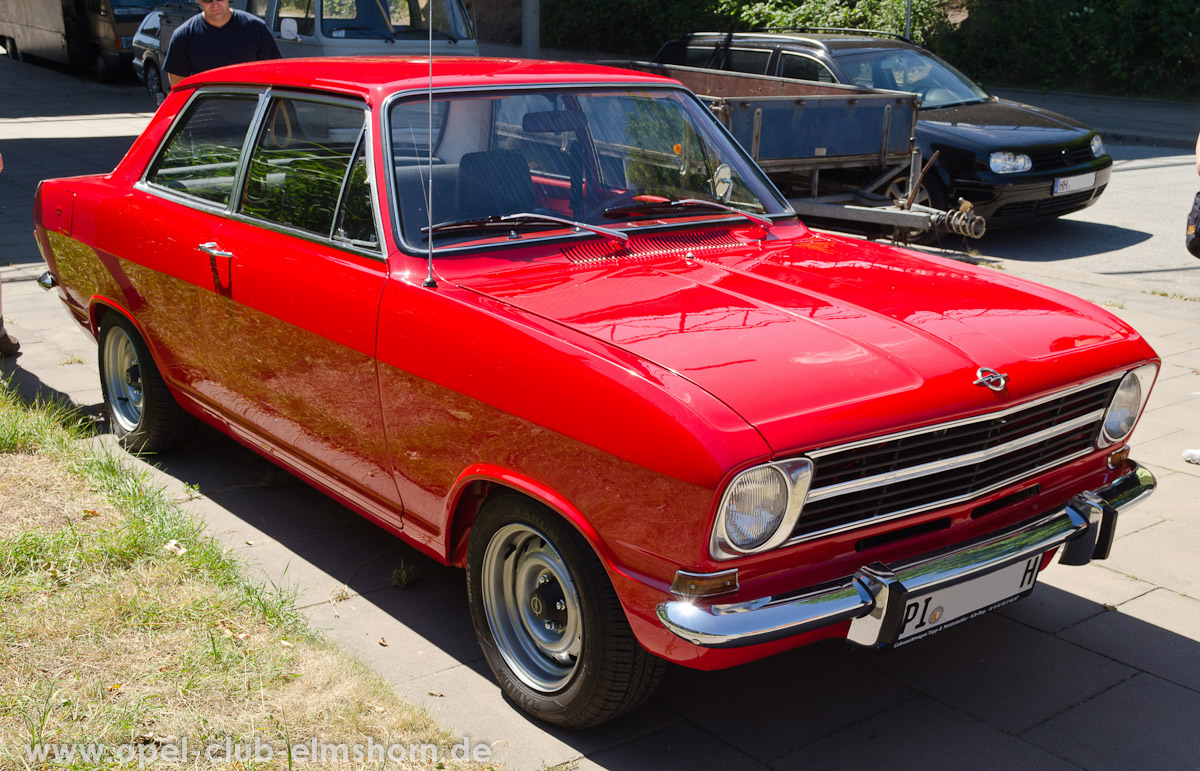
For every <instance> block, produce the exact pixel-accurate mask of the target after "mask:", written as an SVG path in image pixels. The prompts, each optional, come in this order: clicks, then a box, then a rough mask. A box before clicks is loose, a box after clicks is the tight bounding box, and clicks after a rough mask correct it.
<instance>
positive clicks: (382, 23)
mask: <svg viewBox="0 0 1200 771" xmlns="http://www.w3.org/2000/svg"><path fill="white" fill-rule="evenodd" d="M431 10H432V13H433V32H434V35H435V36H436V37H437V38H440V39H443V40H445V39H453V40H463V39H469V38H471V37H473V35H474V33H473V32H472V30H471V29H470V26H469V22H468V21H467V16H466V14H465V13H463V11H462V5H461V2H460V0H325V4H324V7H323V9H322V14H321V31H322V32H323V33H324V34H325V35H326V36H328V37H339V38H375V39H385V40H391V39H394V38H410V37H414V38H415V37H425V36H426V35H428V34H429V15H430V11H431Z"/></svg>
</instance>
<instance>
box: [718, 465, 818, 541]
mask: <svg viewBox="0 0 1200 771" xmlns="http://www.w3.org/2000/svg"><path fill="white" fill-rule="evenodd" d="M811 479H812V462H811V461H809V460H808V459H806V458H798V459H795V460H788V461H780V462H778V463H768V464H765V465H762V466H755V467H754V468H751V469H747V470H746V471H743V472H742V473H741V474H738V475H737V476H736V477H734V479H733V481H732V482H730V483H729V487H727V488H726V489H725V495H724V496H722V498H721V506H720V509H719V510H718V512H717V520H716V527H715V528H714V530H713V539H712V548H711V549H710V551H711V553H712V555H713V556H714V557H717V558H729V557H734V556H737V555H739V554H753V553H756V552H761V551H767V550H768V549H773V548H775V547H776V546H778V545H779V544H780V543H782V542H783V541H784V540H786V539H787V537H788V535H789V534H790V533H791V531H792V527H793V526H794V525H795V523H796V519H797V517H799V516H800V510H801V509H802V508H803V507H804V497H805V496H806V495H807V494H808V486H809V482H810V481H811Z"/></svg>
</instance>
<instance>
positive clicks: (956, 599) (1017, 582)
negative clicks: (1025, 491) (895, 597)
mask: <svg viewBox="0 0 1200 771" xmlns="http://www.w3.org/2000/svg"><path fill="white" fill-rule="evenodd" d="M1041 562H1042V555H1041V554H1038V555H1037V556H1034V557H1030V558H1029V559H1027V560H1024V561H1023V562H1018V563H1017V564H1015V565H1009V566H1008V567H1006V568H1001V569H1000V570H996V571H994V572H992V573H988V574H987V575H983V576H980V577H979V578H974V579H971V580H970V581H964V582H963V583H961V584H955V585H954V586H949V587H946V588H945V589H936V590H934V591H932V592H929V593H928V594H920V595H917V596H915V597H910V598H908V601H907V602H906V603H905V604H904V615H903V616H902V617H901V623H900V633H899V635H897V637H896V642H895V645H896V646H900V645H904V644H905V643H910V642H913V641H914V640H919V639H921V638H922V637H926V636H928V635H931V634H933V633H934V632H936V631H938V630H940V629H945V628H946V627H948V626H953V625H954V624H959V623H962V622H963V621H966V620H967V619H969V618H974V617H975V616H979V615H982V614H984V613H987V612H988V611H989V610H995V609H996V608H999V607H1001V606H1002V605H1007V604H1009V603H1010V602H1016V601H1017V600H1019V599H1021V598H1022V597H1024V596H1025V595H1027V594H1029V592H1031V591H1033V586H1034V583H1036V581H1037V574H1038V566H1039V565H1041Z"/></svg>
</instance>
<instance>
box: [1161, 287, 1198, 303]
mask: <svg viewBox="0 0 1200 771" xmlns="http://www.w3.org/2000/svg"><path fill="white" fill-rule="evenodd" d="M1149 294H1152V295H1154V296H1155V297H1167V298H1169V299H1171V300H1184V301H1186V302H1190V303H1200V297H1192V296H1191V295H1186V294H1180V293H1179V292H1164V291H1163V290H1161V289H1151V290H1150V292H1149Z"/></svg>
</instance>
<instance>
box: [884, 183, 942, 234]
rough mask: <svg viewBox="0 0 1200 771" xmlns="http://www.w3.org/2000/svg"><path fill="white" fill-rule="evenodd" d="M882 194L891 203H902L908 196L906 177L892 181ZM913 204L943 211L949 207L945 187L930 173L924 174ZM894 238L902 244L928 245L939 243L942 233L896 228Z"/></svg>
mask: <svg viewBox="0 0 1200 771" xmlns="http://www.w3.org/2000/svg"><path fill="white" fill-rule="evenodd" d="M883 194H884V195H886V196H887V197H888V198H891V199H892V200H893V201H897V202H902V201H904V200H905V199H906V197H907V195H908V175H907V174H905V175H903V176H900V177H896V178H895V179H893V180H892V181H891V182H890V183H889V184H888V186H887V189H886V190H884V191H883ZM913 204H914V205H919V206H928V207H929V208H931V209H941V210H943V211H944V210H945V209H946V207H947V206H949V205H950V203H949V196H947V195H946V188H945V186H944V185H943V184H942V181H941V180H940V179H938V178H937V177H936V176H934V174H933V173H932V172H930V173H929V174H926V175H925V178H924V179H922V180H921V185H920V186H919V187H918V188H917V194H916V195H915V196H913ZM894 236H895V238H896V240H897V241H901V242H903V243H917V244H929V243H937V242H938V241H940V240H941V237H942V233H940V232H938V231H937V230H934V229H932V228H931V229H929V230H911V229H908V228H896V229H895V233H894Z"/></svg>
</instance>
